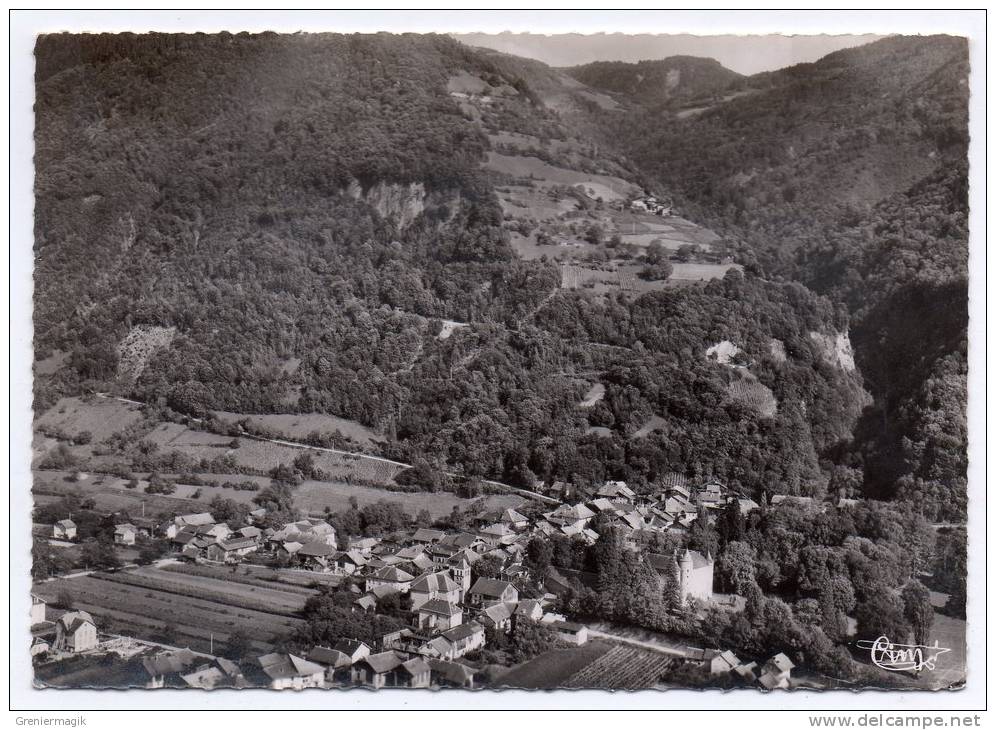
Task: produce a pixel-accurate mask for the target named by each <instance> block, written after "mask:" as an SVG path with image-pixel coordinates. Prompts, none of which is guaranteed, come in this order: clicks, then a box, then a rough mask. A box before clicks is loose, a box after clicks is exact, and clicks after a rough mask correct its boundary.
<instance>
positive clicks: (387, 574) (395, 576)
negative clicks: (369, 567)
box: [366, 566, 415, 593]
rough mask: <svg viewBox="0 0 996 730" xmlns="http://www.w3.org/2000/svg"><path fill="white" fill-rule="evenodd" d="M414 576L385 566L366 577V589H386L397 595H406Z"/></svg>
mask: <svg viewBox="0 0 996 730" xmlns="http://www.w3.org/2000/svg"><path fill="white" fill-rule="evenodd" d="M413 580H415V576H413V575H412V574H411V573H408V572H406V571H404V570H401V569H400V568H396V567H394V566H386V567H384V568H380V569H379V570H376V571H374V572H373V573H371V574H370V575H368V576H367V577H366V589H367V590H368V591H372V590H373V589H375V588H381V587H383V588H387V589H390V590H392V591H395V592H397V593H408V591H409V590H410V589H411V587H412V581H413Z"/></svg>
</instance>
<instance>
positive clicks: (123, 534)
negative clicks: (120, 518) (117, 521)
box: [114, 522, 138, 545]
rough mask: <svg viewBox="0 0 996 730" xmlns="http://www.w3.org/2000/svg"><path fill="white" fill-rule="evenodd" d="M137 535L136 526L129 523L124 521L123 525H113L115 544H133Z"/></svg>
mask: <svg viewBox="0 0 996 730" xmlns="http://www.w3.org/2000/svg"><path fill="white" fill-rule="evenodd" d="M137 537H138V528H137V527H135V526H134V525H133V524H131V523H128V522H126V523H125V524H123V525H115V526H114V544H116V545H134V544H135V539H136V538H137Z"/></svg>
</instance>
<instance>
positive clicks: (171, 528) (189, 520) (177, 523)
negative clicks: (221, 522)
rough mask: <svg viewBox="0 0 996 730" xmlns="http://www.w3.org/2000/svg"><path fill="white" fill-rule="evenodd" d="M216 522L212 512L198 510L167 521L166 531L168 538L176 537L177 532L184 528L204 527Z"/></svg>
mask: <svg viewBox="0 0 996 730" xmlns="http://www.w3.org/2000/svg"><path fill="white" fill-rule="evenodd" d="M213 524H215V519H214V517H213V516H212V515H211V513H210V512H198V513H196V514H189V515H177V516H176V517H174V518H173V521H172V522H170V523H167V524H166V526H165V528H164V530H163V531H164V533H165V535H166V537H168V538H174V537H176V535H177V533H178V532H180V530H183V529H184V528H194V527H203V526H204V525H213Z"/></svg>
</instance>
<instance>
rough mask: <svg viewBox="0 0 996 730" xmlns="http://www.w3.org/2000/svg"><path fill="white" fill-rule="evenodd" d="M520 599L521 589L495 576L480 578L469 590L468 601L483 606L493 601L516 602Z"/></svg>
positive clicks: (473, 604) (472, 604)
mask: <svg viewBox="0 0 996 730" xmlns="http://www.w3.org/2000/svg"><path fill="white" fill-rule="evenodd" d="M518 600H519V590H518V589H517V588H516V587H515V586H514V585H512V584H511V583H509V582H508V581H504V580H497V579H495V578H478V579H477V580H476V581H475V582H474V585H473V586H472V587H471V589H470V590H469V591H468V592H467V602H468V603H469V604H470V605H471V606H477V607H481V608H483V607H484V606H489V605H491V604H492V603H516V602H518Z"/></svg>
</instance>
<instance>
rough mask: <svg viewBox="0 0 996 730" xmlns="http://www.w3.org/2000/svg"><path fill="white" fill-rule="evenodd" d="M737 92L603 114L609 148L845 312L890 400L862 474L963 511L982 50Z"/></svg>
mask: <svg viewBox="0 0 996 730" xmlns="http://www.w3.org/2000/svg"><path fill="white" fill-rule="evenodd" d="M730 89H731V90H735V91H736V93H735V94H733V93H731V94H730V95H729V98H728V99H727V100H726V101H724V102H722V103H716V104H713V105H711V106H710V107H708V108H704V109H701V110H699V112H698V113H697V114H695V115H694V116H682V115H668V114H665V113H662V111H663V109H662V107H661V105H660V104H653V103H649V104H644V105H643V106H642V107H641V108H642V111H637V112H635V113H634V114H633V120H632V123H631V124H626V125H618V124H617V123H616V120H612V119H609V118H608V117H607V116H606V118H605V123H606V124H614V125H615V126H613V127H612V131H611V134H607V135H606V136H605V140H606V141H607V142H608V141H610V140H615V141H617V142H620V140H621V143H620V144H621V146H622V148H624V149H625V150H626V152H627V153H628V154H629V155H630V157H631V158H632V159H633V160H637V161H639V164H640V165H641V166H642V167H643V169H644V170H645V171H646V172H647V173H648V175H650V176H651V177H652V178H653V179H654V180H655V181H657V182H659V183H660V184H662V185H666V186H667V187H668V189H669V191H670V192H671V193H672V194H674V195H675V196H676V198H678V199H679V200H680V203H681V206H682V208H684V209H685V210H686V211H687V212H688V213H689V214H691V215H693V216H695V217H698V218H700V219H702V220H705V221H708V222H709V223H710V224H711V225H712V226H714V227H715V228H717V229H719V230H721V231H722V232H723V233H724V234H725V235H727V236H728V237H729V238H731V239H735V240H737V241H738V242H739V246H740V250H741V256H742V260H743V261H744V262H745V263H747V264H748V265H749V268H751V269H753V270H754V271H757V272H763V274H764V275H765V276H768V277H783V278H786V279H794V280H798V281H801V282H803V283H805V284H806V285H807V286H809V287H811V288H813V289H814V290H815V291H818V292H821V293H826V294H828V295H830V296H831V297H832V298H834V299H835V300H837V301H840V302H843V303H846V305H847V307H848V310H849V313H850V315H851V318H852V335H853V340H854V345H855V355H856V359H857V362H858V365H859V367H860V369H861V371H862V374H863V375H864V376H865V379H866V385H867V387H868V388H869V390H870V391H871V392H872V394H873V395H874V396H875V404H874V407H873V408H872V410H871V411H870V412H869V413H867V414H866V417H865V420H864V422H863V424H862V426H861V427H860V428H859V430H858V433H857V439H856V441H855V443H854V444H852V445H851V446H850V447H848V449H845V450H846V451H848V450H849V452H850V453H849V455H848V456H847V457H846V459H845V460H847V461H848V462H849V464H850V467H851V468H853V469H854V470H855V471H853V472H851V475H850V477H848V478H849V479H856V480H858V481H861V482H864V484H865V489H866V491H867V492H868V493H869V494H871V495H875V496H895V495H899V496H902V497H905V498H909V499H912V500H915V501H917V502H918V503H920V504H921V505H923V508H924V509H925V511H926V512H927V513H928V514H931V515H932V516H935V517H943V516H957V515H961V514H963V513H964V506H965V495H964V484H965V482H964V478H965V466H966V458H965V444H966V439H965V433H966V427H965V377H966V359H965V351H966V347H967V342H966V329H965V328H966V322H967V260H968V246H967V226H966V219H967V169H966V166H965V159H966V149H967V142H968V133H967V116H968V112H967V101H968V49H967V43H966V42H965V40H964V39H961V38H952V37H946V36H934V37H922V38H912V37H893V38H888V39H885V40H882V41H879V42H876V43H871V44H868V45H865V46H861V47H859V48H855V49H848V50H844V51H839V52H836V53H833V54H830V55H828V56H826V57H825V58H823V59H821V60H820V61H818V62H816V63H812V64H801V65H799V66H795V67H792V68H788V69H783V70H780V71H776V72H772V73H766V74H760V75H758V76H753V77H749V78H745V79H741V80H739V81H736V82H734V83H733V85H732V86H731V87H730ZM634 101H637V102H638V101H639V98H638V97H637V98H636V99H634Z"/></svg>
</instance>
